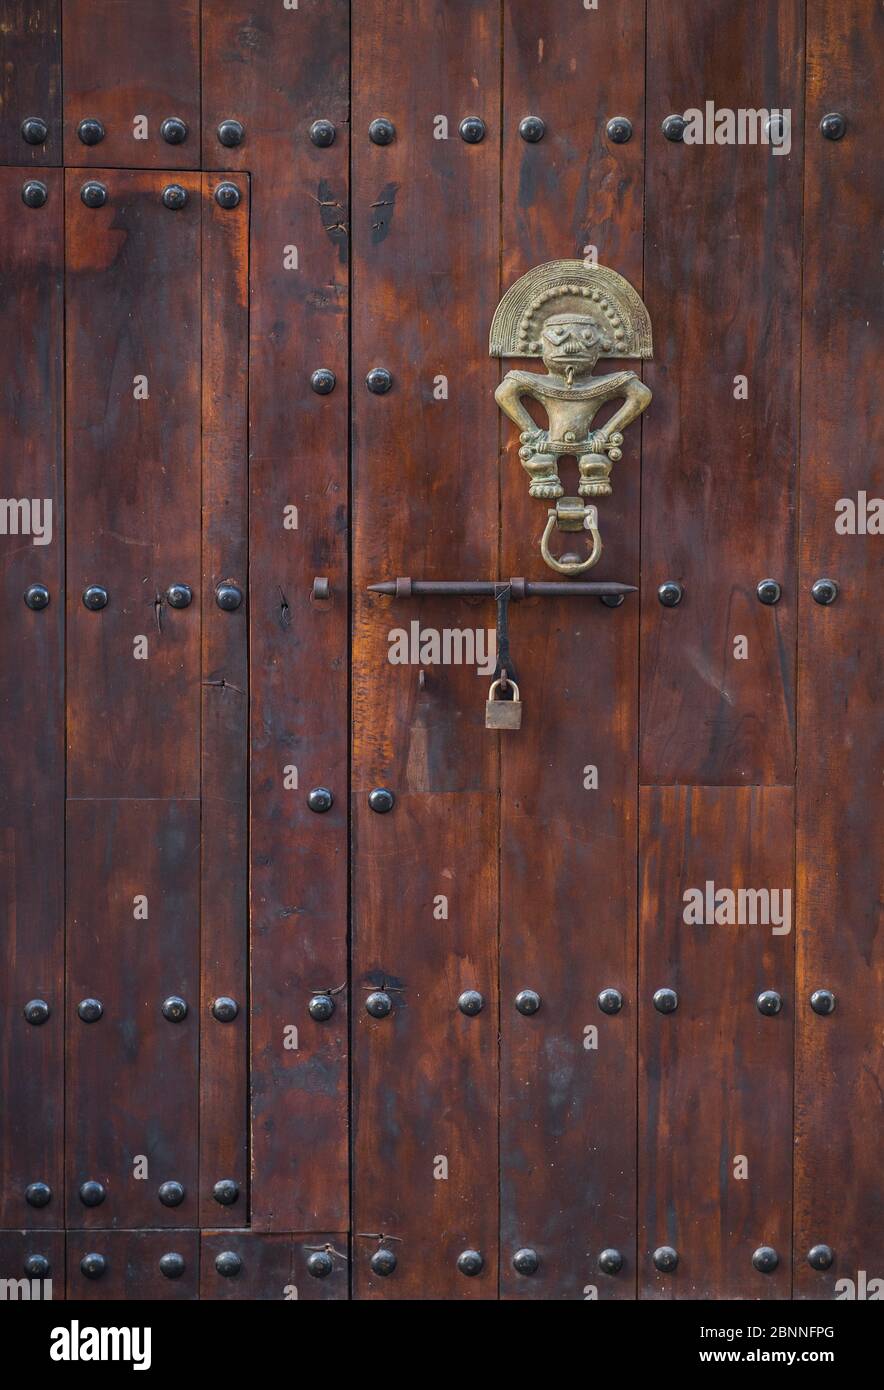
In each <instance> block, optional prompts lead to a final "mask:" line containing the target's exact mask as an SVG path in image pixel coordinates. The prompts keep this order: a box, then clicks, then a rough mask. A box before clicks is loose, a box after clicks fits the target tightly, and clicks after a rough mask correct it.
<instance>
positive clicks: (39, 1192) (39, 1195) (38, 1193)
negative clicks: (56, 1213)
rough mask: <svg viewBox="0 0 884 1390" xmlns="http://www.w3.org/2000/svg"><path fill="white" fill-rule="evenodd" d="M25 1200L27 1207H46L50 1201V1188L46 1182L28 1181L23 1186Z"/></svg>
mask: <svg viewBox="0 0 884 1390" xmlns="http://www.w3.org/2000/svg"><path fill="white" fill-rule="evenodd" d="M25 1201H26V1202H27V1204H28V1206H29V1207H48V1206H49V1203H50V1202H51V1201H52V1188H51V1187H50V1186H49V1184H48V1183H46V1182H29V1183H28V1185H27V1187H26V1188H25Z"/></svg>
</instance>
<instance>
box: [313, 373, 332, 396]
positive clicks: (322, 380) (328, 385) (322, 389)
mask: <svg viewBox="0 0 884 1390" xmlns="http://www.w3.org/2000/svg"><path fill="white" fill-rule="evenodd" d="M336 381H337V377H336V376H335V374H334V372H333V371H332V370H331V368H330V367H317V369H316V371H315V372H313V374H312V376H311V377H310V385H311V386H312V387H313V390H314V391H315V392H316V394H317V396H329V395H331V393H332V391H334V389H335V382H336Z"/></svg>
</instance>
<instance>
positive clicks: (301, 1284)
mask: <svg viewBox="0 0 884 1390" xmlns="http://www.w3.org/2000/svg"><path fill="white" fill-rule="evenodd" d="M347 1239H348V1237H347V1233H346V1232H340V1233H338V1234H330V1233H329V1232H327V1231H322V1232H319V1233H317V1234H311V1235H285V1234H278V1235H264V1234H263V1233H261V1232H259V1231H204V1232H203V1234H202V1237H201V1241H200V1247H201V1282H200V1297H201V1298H204V1299H206V1298H207V1299H212V1300H213V1301H225V1302H226V1301H233V1300H239V1299H249V1300H255V1299H257V1300H259V1301H262V1302H272V1301H274V1300H278V1299H283V1300H284V1301H285V1302H289V1303H291V1302H294V1301H296V1300H297V1301H304V1300H308V1299H309V1300H310V1301H311V1302H314V1303H316V1302H320V1301H321V1302H329V1301H331V1302H335V1301H338V1300H346V1298H347V1290H348V1279H349V1271H348V1267H347V1266H348V1259H347ZM231 1256H235V1257H236V1259H235V1260H233V1259H231ZM225 1257H226V1258H225ZM237 1261H238V1262H239V1263H238V1264H237ZM311 1261H312V1263H308V1262H311ZM222 1271H223V1272H222ZM314 1271H315V1272H314Z"/></svg>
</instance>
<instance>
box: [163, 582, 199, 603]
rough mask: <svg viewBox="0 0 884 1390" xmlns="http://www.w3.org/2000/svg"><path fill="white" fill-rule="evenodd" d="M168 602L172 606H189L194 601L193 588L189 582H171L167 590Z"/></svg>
mask: <svg viewBox="0 0 884 1390" xmlns="http://www.w3.org/2000/svg"><path fill="white" fill-rule="evenodd" d="M166 602H167V603H168V605H169V607H170V608H189V607H190V605H191V604H192V603H193V589H191V587H190V585H189V584H170V585H169V587H168V589H167V590H166Z"/></svg>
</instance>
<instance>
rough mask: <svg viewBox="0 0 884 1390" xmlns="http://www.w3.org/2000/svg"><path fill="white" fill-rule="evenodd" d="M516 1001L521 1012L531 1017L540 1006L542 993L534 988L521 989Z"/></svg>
mask: <svg viewBox="0 0 884 1390" xmlns="http://www.w3.org/2000/svg"><path fill="white" fill-rule="evenodd" d="M515 1002H516V1008H517V1009H518V1011H519V1013H520V1014H524V1015H525V1017H526V1018H530V1017H531V1015H532V1014H536V1013H537V1010H538V1009H539V1008H540V995H539V994H538V993H537V991H536V990H534V989H520V990H519V993H518V994H517V995H516V1001H515Z"/></svg>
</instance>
